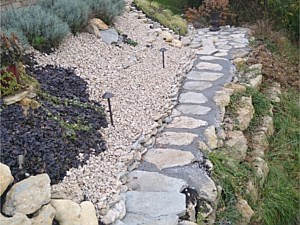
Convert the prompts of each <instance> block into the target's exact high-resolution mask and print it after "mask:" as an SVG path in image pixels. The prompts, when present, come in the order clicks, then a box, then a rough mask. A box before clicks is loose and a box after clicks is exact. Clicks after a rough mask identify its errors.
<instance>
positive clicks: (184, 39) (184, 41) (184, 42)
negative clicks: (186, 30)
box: [181, 37, 191, 46]
mask: <svg viewBox="0 0 300 225" xmlns="http://www.w3.org/2000/svg"><path fill="white" fill-rule="evenodd" d="M181 42H182V45H183V46H188V45H190V43H191V39H190V38H189V37H182V38H181Z"/></svg>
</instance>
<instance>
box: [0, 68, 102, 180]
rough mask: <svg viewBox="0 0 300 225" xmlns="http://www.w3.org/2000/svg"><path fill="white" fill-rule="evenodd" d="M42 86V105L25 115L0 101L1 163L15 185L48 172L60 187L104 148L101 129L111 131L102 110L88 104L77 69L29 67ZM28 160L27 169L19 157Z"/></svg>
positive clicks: (26, 161) (18, 106)
mask: <svg viewBox="0 0 300 225" xmlns="http://www.w3.org/2000/svg"><path fill="white" fill-rule="evenodd" d="M26 72H27V73H28V74H29V75H31V76H33V77H35V78H36V79H37V80H38V81H39V83H40V84H41V91H40V93H38V96H37V97H36V100H37V102H38V103H39V104H40V105H41V106H40V107H39V108H37V109H35V110H32V109H30V110H29V111H28V113H27V115H26V116H25V115H24V110H23V109H22V107H21V106H20V105H18V104H13V105H9V106H4V105H3V103H2V100H1V103H0V107H1V118H0V119H1V131H0V135H1V151H0V161H1V162H2V163H4V164H6V165H8V166H9V167H10V169H11V170H12V174H13V176H14V177H15V182H17V181H19V180H22V179H24V178H25V177H26V176H28V175H36V174H40V173H48V174H49V176H50V178H51V182H52V184H55V183H58V182H59V181H60V180H62V179H63V177H64V176H65V175H66V171H67V170H69V169H70V168H72V167H78V166H79V165H82V164H83V163H85V162H86V160H87V159H88V158H89V157H90V156H91V155H97V154H99V153H100V152H102V151H104V150H105V149H106V142H105V141H104V140H102V137H101V134H100V133H99V132H98V130H99V129H100V128H101V127H107V121H106V115H105V112H104V109H103V107H102V106H101V105H100V104H99V103H97V102H94V101H90V100H89V99H88V98H89V95H88V93H87V87H88V86H87V83H86V82H85V81H84V80H83V79H81V78H80V77H79V76H77V75H76V74H75V73H74V69H70V68H67V69H66V68H60V67H54V66H49V65H47V66H46V67H36V68H34V67H33V66H31V67H29V68H27V71H26ZM20 155H23V156H24V159H25V160H24V164H23V168H22V169H20V168H19V166H20V165H19V163H18V157H19V156H20Z"/></svg>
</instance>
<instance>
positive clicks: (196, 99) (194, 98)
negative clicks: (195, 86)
mask: <svg viewBox="0 0 300 225" xmlns="http://www.w3.org/2000/svg"><path fill="white" fill-rule="evenodd" d="M207 101H208V100H207V98H206V97H205V96H204V95H203V94H201V93H196V92H187V93H182V94H181V95H180V97H179V102H180V103H198V104H201V103H205V102H207Z"/></svg>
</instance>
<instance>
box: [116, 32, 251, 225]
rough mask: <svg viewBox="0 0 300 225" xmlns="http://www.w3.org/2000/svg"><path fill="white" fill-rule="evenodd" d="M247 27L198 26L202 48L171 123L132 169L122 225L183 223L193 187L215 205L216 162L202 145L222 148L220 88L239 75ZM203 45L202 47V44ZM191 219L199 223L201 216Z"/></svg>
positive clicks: (197, 41)
mask: <svg viewBox="0 0 300 225" xmlns="http://www.w3.org/2000/svg"><path fill="white" fill-rule="evenodd" d="M247 31H248V30H247V29H243V28H230V27H222V29H221V30H220V31H218V32H210V31H208V29H200V30H197V32H196V34H195V35H194V39H193V41H192V42H191V44H190V47H193V48H195V47H196V49H195V51H196V52H195V53H196V55H197V59H196V60H195V62H194V66H193V68H192V70H191V71H190V72H189V73H188V74H187V76H186V79H185V81H184V82H183V85H182V88H181V90H180V93H179V95H178V98H177V99H176V103H177V105H176V107H175V108H174V109H173V111H172V114H171V116H170V118H168V122H169V123H168V124H167V126H165V128H164V129H163V130H162V131H161V133H159V134H158V135H157V137H156V142H155V144H152V145H150V146H149V147H148V151H147V152H146V153H145V154H144V155H143V158H142V161H141V164H140V166H139V167H138V168H137V169H136V170H134V171H132V172H131V173H130V174H129V179H128V183H127V187H128V190H129V191H128V192H127V193H126V212H127V213H126V216H125V218H124V219H123V220H122V222H120V224H128V225H137V224H139V225H142V224H143V225H146V224H147V225H150V224H153V225H159V224H163V225H177V224H180V223H179V217H182V216H184V215H185V214H186V205H187V204H188V203H187V202H186V199H188V197H189V195H187V198H186V195H185V194H184V193H182V192H183V190H184V189H185V188H187V187H189V188H191V189H195V190H196V192H197V195H198V198H199V199H201V200H202V201H204V202H205V203H206V204H207V205H208V206H209V207H210V208H213V203H214V202H215V200H216V198H217V187H216V185H215V183H214V182H213V181H212V179H211V178H210V176H209V171H210V169H211V163H210V162H209V161H208V160H207V159H206V157H205V155H204V153H202V152H201V151H200V150H199V145H202V146H203V145H205V146H206V147H207V148H208V149H209V150H212V149H214V148H217V147H218V138H217V136H218V135H219V132H218V129H219V127H220V123H219V121H220V120H221V119H220V118H221V116H222V109H221V111H220V109H219V108H218V106H217V104H216V101H219V102H220V101H227V100H226V98H225V99H224V98H222V96H223V94H222V93H223V92H220V89H221V88H222V87H223V85H224V84H225V83H228V82H230V81H231V79H232V77H233V74H234V65H233V63H232V60H233V59H235V58H237V57H243V56H245V55H246V54H247V53H248V51H249V50H248V39H247ZM199 46H202V48H198V49H197V47H199ZM209 207H208V208H209ZM194 210H195V209H194ZM192 211H193V210H192ZM189 214H190V215H191V212H189ZM194 214H195V212H194ZM190 220H191V221H193V220H194V222H195V218H191V217H190Z"/></svg>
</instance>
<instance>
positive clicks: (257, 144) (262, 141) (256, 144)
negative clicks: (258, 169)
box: [250, 131, 269, 157]
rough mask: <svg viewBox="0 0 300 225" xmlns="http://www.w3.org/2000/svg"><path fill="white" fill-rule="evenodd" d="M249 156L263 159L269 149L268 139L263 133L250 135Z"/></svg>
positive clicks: (258, 132)
mask: <svg viewBox="0 0 300 225" xmlns="http://www.w3.org/2000/svg"><path fill="white" fill-rule="evenodd" d="M250 143H251V149H252V151H251V153H250V154H251V156H256V157H263V156H264V153H265V152H266V151H267V150H268V149H269V142H268V138H267V136H266V134H265V132H263V131H257V132H255V133H253V134H252V135H251V142H250Z"/></svg>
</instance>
